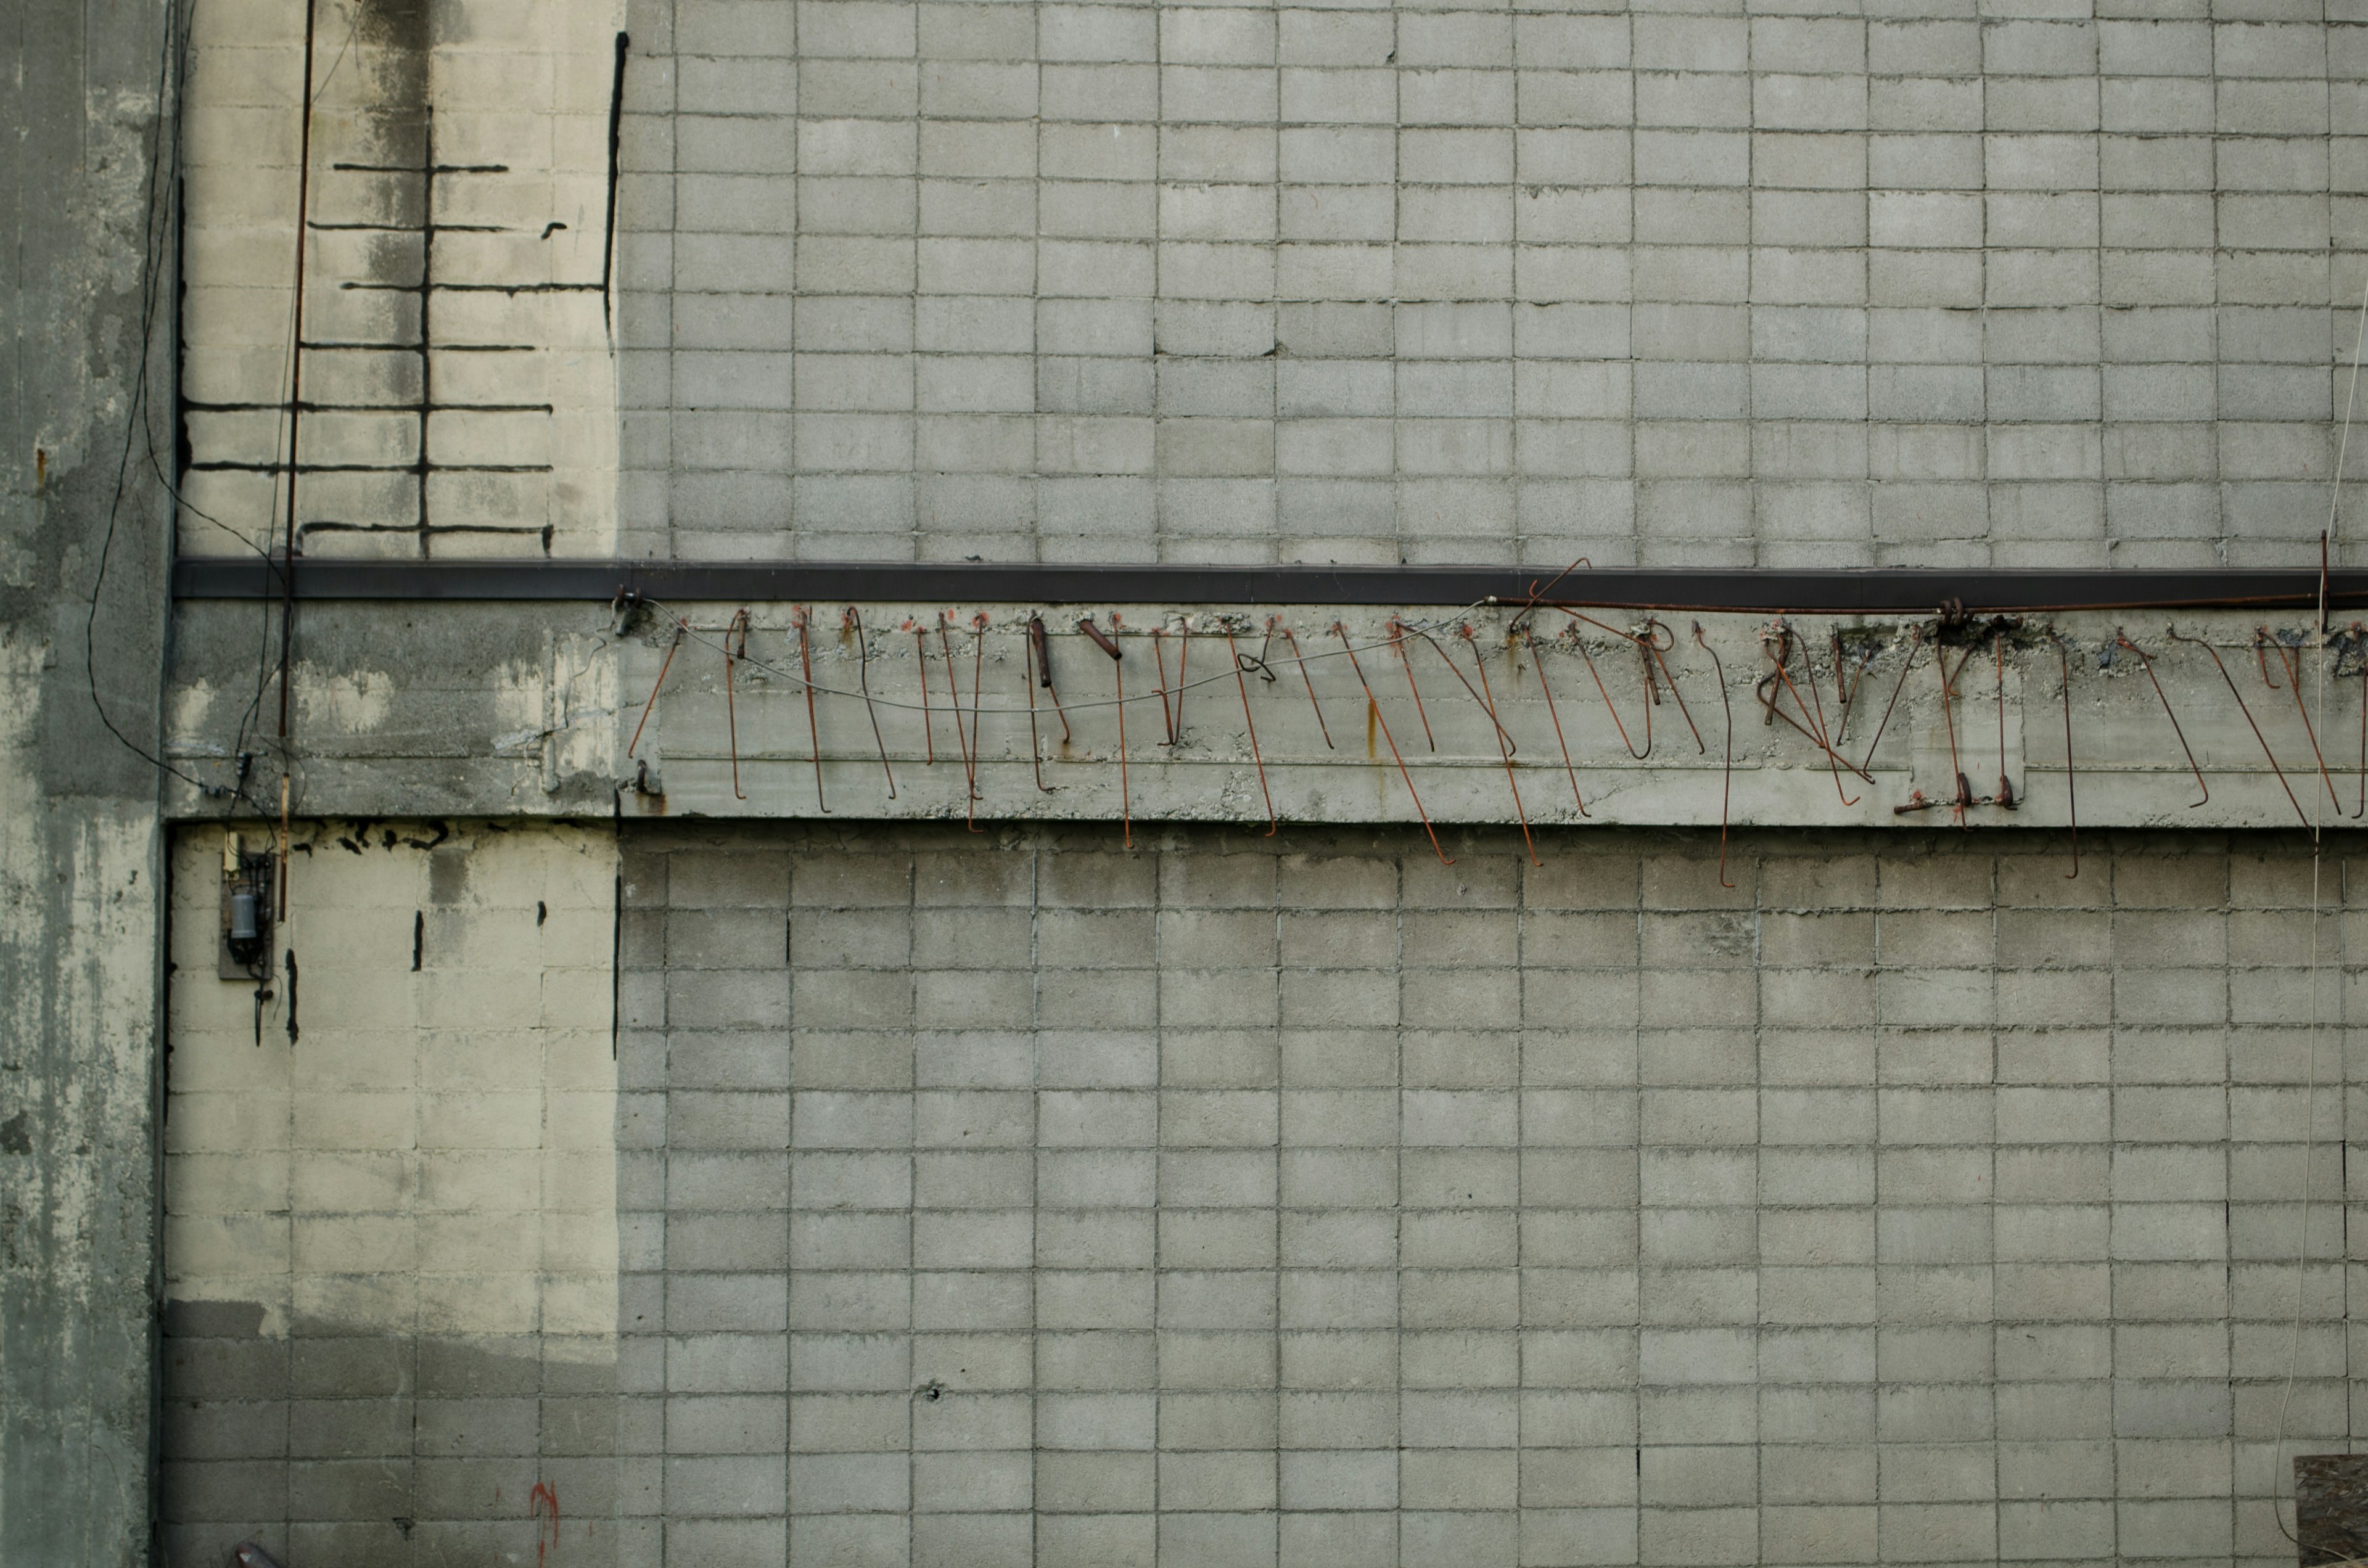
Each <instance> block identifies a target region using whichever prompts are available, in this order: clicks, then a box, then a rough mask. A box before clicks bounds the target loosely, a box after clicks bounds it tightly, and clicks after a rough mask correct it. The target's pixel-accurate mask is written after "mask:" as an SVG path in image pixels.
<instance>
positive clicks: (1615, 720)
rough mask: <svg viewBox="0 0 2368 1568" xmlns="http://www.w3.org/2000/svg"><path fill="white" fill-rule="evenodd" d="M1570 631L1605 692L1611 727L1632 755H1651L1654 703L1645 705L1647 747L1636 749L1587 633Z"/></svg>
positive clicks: (1573, 616) (1571, 612) (1571, 611)
mask: <svg viewBox="0 0 2368 1568" xmlns="http://www.w3.org/2000/svg"><path fill="white" fill-rule="evenodd" d="M1556 608H1562V612H1563V614H1565V615H1566V616H1569V617H1570V618H1571V619H1574V620H1587V621H1592V622H1593V624H1595V625H1597V626H1601V625H1602V624H1603V623H1602V622H1601V621H1600V620H1595V619H1594V617H1592V616H1583V615H1580V614H1579V613H1578V612H1577V610H1574V609H1568V608H1563V607H1560V606H1557V607H1556ZM1607 630H1609V629H1607ZM1568 631H1569V632H1570V642H1571V646H1572V647H1574V648H1577V650H1578V656H1579V657H1580V658H1582V659H1584V660H1586V661H1587V673H1588V675H1590V676H1594V677H1595V689H1596V690H1598V691H1600V692H1601V693H1602V694H1603V710H1604V711H1605V712H1607V713H1609V714H1611V727H1612V728H1613V729H1615V730H1617V731H1619V732H1620V744H1621V746H1622V748H1623V749H1624V750H1625V751H1626V752H1627V753H1628V755H1629V756H1632V757H1634V758H1636V759H1638V760H1640V761H1641V760H1643V759H1644V758H1645V757H1647V756H1651V755H1652V754H1653V739H1652V734H1653V733H1652V730H1651V727H1650V726H1651V724H1652V722H1653V707H1652V704H1651V703H1649V702H1648V703H1646V704H1645V725H1646V729H1645V749H1644V750H1643V751H1638V750H1637V749H1636V743H1635V742H1634V741H1632V740H1630V739H1629V738H1628V726H1627V725H1626V724H1624V723H1622V722H1621V719H1620V710H1619V709H1617V708H1615V707H1613V706H1612V704H1611V687H1608V686H1605V685H1604V684H1603V672H1602V671H1600V670H1599V669H1597V668H1596V667H1595V655H1594V654H1592V653H1588V651H1587V635H1586V633H1584V632H1582V631H1579V630H1578V628H1577V627H1576V626H1573V627H1570V628H1568ZM1613 635H1614V636H1619V637H1626V636H1627V635H1628V634H1627V633H1626V632H1624V631H1614V632H1613ZM1631 641H1634V639H1631Z"/></svg>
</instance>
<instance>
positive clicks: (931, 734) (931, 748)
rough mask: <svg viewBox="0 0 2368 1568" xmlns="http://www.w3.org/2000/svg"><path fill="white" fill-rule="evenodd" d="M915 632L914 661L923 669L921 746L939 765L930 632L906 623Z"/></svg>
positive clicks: (927, 757) (932, 763)
mask: <svg viewBox="0 0 2368 1568" xmlns="http://www.w3.org/2000/svg"><path fill="white" fill-rule="evenodd" d="M905 629H906V630H907V631H911V632H912V634H913V663H914V664H916V665H918V666H919V667H920V671H921V746H922V750H923V754H924V758H925V760H926V761H927V763H928V766H929V767H936V766H937V765H938V730H937V726H936V725H935V724H933V723H932V722H930V718H929V634H928V632H927V631H923V630H921V628H919V627H917V626H916V625H914V624H913V623H912V622H911V621H909V620H908V621H906V622H905Z"/></svg>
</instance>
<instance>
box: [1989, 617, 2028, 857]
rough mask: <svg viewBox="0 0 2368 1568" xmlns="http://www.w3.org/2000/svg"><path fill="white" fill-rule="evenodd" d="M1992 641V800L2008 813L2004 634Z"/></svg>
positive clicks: (2011, 788) (2010, 800) (2011, 800)
mask: <svg viewBox="0 0 2368 1568" xmlns="http://www.w3.org/2000/svg"><path fill="white" fill-rule="evenodd" d="M1993 641H1994V642H1995V643H1996V645H1997V647H1996V652H1997V654H1998V794H1997V795H1996V796H1995V797H1994V798H1993V799H1994V803H1995V804H1996V805H1997V806H1998V809H1999V810H2001V811H2009V812H2010V811H2013V810H2014V809H2015V799H2014V786H2013V785H2012V784H2010V783H2009V782H2008V781H2007V777H2006V633H2005V632H2003V631H2000V632H1996V633H1994V634H1993ZM2029 778H2030V775H2029V773H2028V772H2026V773H2025V774H2024V780H2025V782H2028V781H2029Z"/></svg>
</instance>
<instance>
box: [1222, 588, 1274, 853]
mask: <svg viewBox="0 0 2368 1568" xmlns="http://www.w3.org/2000/svg"><path fill="white" fill-rule="evenodd" d="M1225 651H1226V652H1227V653H1231V654H1233V656H1234V684H1235V686H1236V687H1240V688H1241V693H1242V724H1243V726H1244V727H1245V728H1247V730H1248V731H1249V733H1250V761H1251V762H1253V763H1254V764H1256V765H1257V767H1258V793H1259V794H1260V795H1262V796H1264V797H1265V799H1266V835H1267V836H1268V837H1269V838H1272V837H1273V836H1274V835H1275V832H1276V830H1277V829H1279V828H1281V826H1282V822H1281V819H1280V818H1278V817H1277V816H1276V815H1275V814H1274V794H1273V791H1271V790H1269V789H1268V788H1267V787H1266V758H1265V757H1263V756H1259V755H1258V721H1257V720H1255V719H1253V718H1251V717H1250V685H1249V682H1248V680H1247V679H1246V678H1245V677H1244V676H1243V675H1242V651H1241V650H1240V649H1239V648H1237V647H1235V645H1234V629H1233V628H1232V627H1230V626H1228V627H1227V628H1225Z"/></svg>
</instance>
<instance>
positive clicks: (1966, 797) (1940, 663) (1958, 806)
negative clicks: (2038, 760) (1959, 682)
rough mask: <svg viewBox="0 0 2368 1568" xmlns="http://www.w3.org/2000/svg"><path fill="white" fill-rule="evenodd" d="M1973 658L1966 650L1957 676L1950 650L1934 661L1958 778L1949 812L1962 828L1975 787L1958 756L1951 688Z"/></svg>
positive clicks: (1952, 764)
mask: <svg viewBox="0 0 2368 1568" xmlns="http://www.w3.org/2000/svg"><path fill="white" fill-rule="evenodd" d="M1973 656H1974V651H1973V650H1972V649H1971V648H1968V649H1966V650H1965V656H1964V658H1963V659H1959V660H1958V661H1957V669H1956V674H1955V675H1952V674H1950V672H1949V650H1948V649H1946V648H1940V649H1937V650H1936V652H1935V657H1934V658H1933V661H1932V665H1933V667H1934V668H1935V669H1937V670H1938V671H1940V674H1941V727H1942V728H1944V729H1946V730H1947V731H1948V732H1949V771H1950V772H1952V773H1953V774H1955V775H1956V778H1957V798H1956V799H1955V800H1953V801H1951V802H1949V810H1950V814H1951V815H1952V816H1954V817H1955V818H1956V819H1957V825H1958V826H1959V827H1961V828H1962V827H1965V826H1967V824H1966V822H1965V808H1966V807H1968V806H1970V805H1972V804H1973V803H1974V787H1973V785H1972V784H1970V783H1969V782H1967V781H1966V778H1965V765H1964V763H1963V762H1962V761H1960V760H1959V759H1958V756H1957V716H1956V713H1955V712H1954V710H1952V709H1951V707H1950V705H1949V698H1950V690H1949V688H1950V687H1952V686H1953V685H1955V684H1956V679H1957V676H1961V675H1964V673H1965V665H1966V662H1967V661H1968V660H1970V659H1972V658H1973Z"/></svg>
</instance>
